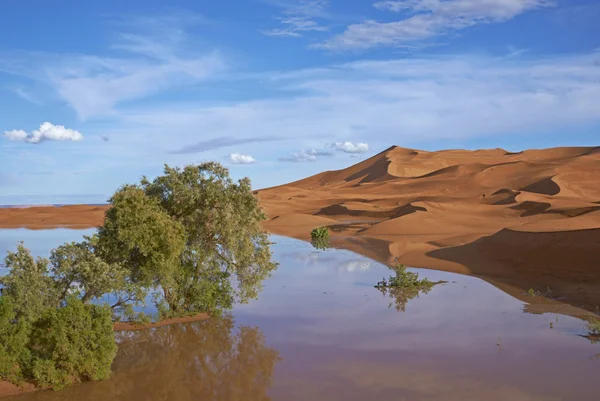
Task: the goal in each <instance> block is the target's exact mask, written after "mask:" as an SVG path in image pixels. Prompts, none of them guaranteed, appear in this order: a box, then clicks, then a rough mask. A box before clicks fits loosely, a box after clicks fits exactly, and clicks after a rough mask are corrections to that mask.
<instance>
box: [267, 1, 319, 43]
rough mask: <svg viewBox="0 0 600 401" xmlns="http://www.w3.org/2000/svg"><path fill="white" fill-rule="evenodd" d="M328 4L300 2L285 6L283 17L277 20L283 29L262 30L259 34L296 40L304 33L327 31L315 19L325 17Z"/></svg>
mask: <svg viewBox="0 0 600 401" xmlns="http://www.w3.org/2000/svg"><path fill="white" fill-rule="evenodd" d="M328 3H329V1H328V0H300V1H299V2H297V3H295V4H293V5H287V6H286V8H285V9H284V11H283V17H278V18H277V20H278V21H279V22H280V23H281V24H282V25H283V27H282V28H276V29H268V30H263V31H261V32H262V33H263V34H265V35H268V36H289V37H296V38H298V37H301V36H302V35H303V34H304V33H305V32H310V31H320V32H323V31H328V30H329V28H328V27H326V26H323V25H321V24H319V22H317V21H316V19H315V18H317V17H323V16H324V15H325V9H326V8H327V5H328Z"/></svg>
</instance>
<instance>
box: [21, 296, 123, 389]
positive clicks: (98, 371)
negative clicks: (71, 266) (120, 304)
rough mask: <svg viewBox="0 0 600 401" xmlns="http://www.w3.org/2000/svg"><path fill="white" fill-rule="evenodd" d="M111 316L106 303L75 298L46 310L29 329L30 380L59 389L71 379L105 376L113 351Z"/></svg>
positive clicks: (113, 339) (80, 379)
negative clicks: (94, 303)
mask: <svg viewBox="0 0 600 401" xmlns="http://www.w3.org/2000/svg"><path fill="white" fill-rule="evenodd" d="M111 317H112V313H111V310H110V308H109V307H108V306H107V305H104V306H98V305H86V304H84V303H83V302H82V301H81V300H80V299H78V298H75V297H69V298H68V299H67V302H66V305H65V306H64V307H62V308H52V309H48V310H47V311H46V313H44V315H43V316H42V317H41V318H40V319H39V320H38V321H36V322H35V323H34V324H33V328H32V331H31V338H30V342H29V348H30V351H31V353H32V363H31V372H28V373H29V375H30V376H31V378H32V379H33V380H34V382H35V383H36V384H37V385H38V386H41V387H50V388H53V389H60V388H63V387H65V386H67V385H69V384H71V383H72V382H73V381H85V380H102V379H106V378H108V377H109V376H110V373H111V370H110V369H111V365H112V361H113V359H114V357H115V355H116V353H117V345H116V342H115V338H114V332H113V323H112V318H111Z"/></svg>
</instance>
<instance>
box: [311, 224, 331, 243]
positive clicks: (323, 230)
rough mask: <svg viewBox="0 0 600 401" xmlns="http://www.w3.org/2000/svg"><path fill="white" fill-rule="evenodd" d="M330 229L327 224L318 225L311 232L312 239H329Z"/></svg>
mask: <svg viewBox="0 0 600 401" xmlns="http://www.w3.org/2000/svg"><path fill="white" fill-rule="evenodd" d="M328 238H329V229H328V228H327V227H325V226H321V227H317V228H315V229H313V230H312V231H311V232H310V239H311V240H312V241H316V240H321V239H328Z"/></svg>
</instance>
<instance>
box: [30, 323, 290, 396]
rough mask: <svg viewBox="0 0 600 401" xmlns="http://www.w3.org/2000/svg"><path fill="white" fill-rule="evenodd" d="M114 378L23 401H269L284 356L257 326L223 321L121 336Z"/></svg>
mask: <svg viewBox="0 0 600 401" xmlns="http://www.w3.org/2000/svg"><path fill="white" fill-rule="evenodd" d="M117 338H118V341H119V343H120V345H119V354H118V355H117V358H116V359H115V362H114V365H113V366H114V367H113V370H114V374H113V377H112V378H111V379H109V380H106V381H103V382H93V383H84V384H82V385H79V386H75V387H71V388H67V389H66V390H63V391H60V392H50V391H48V392H39V393H36V394H28V395H24V396H21V397H19V399H20V400H28V399H35V400H42V401H44V400H91V401H94V400H128V401H130V400H150V399H151V400H190V401H191V400H219V401H246V400H247V401H267V400H269V399H270V398H269V396H268V395H267V390H268V389H269V387H270V385H271V378H272V376H273V372H274V370H275V366H276V364H277V362H278V361H279V360H280V357H279V353H278V351H276V350H275V349H273V348H270V347H268V346H267V345H266V344H265V337H264V335H263V333H262V332H261V331H260V330H259V329H258V328H257V327H250V326H236V325H235V322H234V319H233V318H231V317H223V318H219V319H210V320H208V321H201V322H194V323H186V324H181V325H172V326H167V327H161V328H158V329H155V330H144V331H136V332H121V333H119V334H118V336H117Z"/></svg>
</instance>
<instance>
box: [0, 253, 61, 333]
mask: <svg viewBox="0 0 600 401" xmlns="http://www.w3.org/2000/svg"><path fill="white" fill-rule="evenodd" d="M48 263H49V262H48V260H47V259H43V258H37V259H34V258H33V256H31V252H29V250H28V249H27V248H25V246H24V245H23V243H20V244H18V246H17V252H7V256H6V258H5V259H4V264H5V265H6V267H7V268H8V269H9V270H10V274H8V275H7V276H5V277H3V279H2V283H1V284H2V285H3V288H2V295H3V296H9V297H11V299H12V302H13V304H14V311H15V315H16V318H17V319H25V320H28V321H33V320H35V319H36V318H37V317H39V316H40V315H41V314H42V313H43V311H44V310H45V309H46V308H47V307H48V305H54V304H56V302H57V300H58V297H57V294H56V291H55V290H54V285H53V282H52V279H51V278H50V276H49V275H48Z"/></svg>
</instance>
